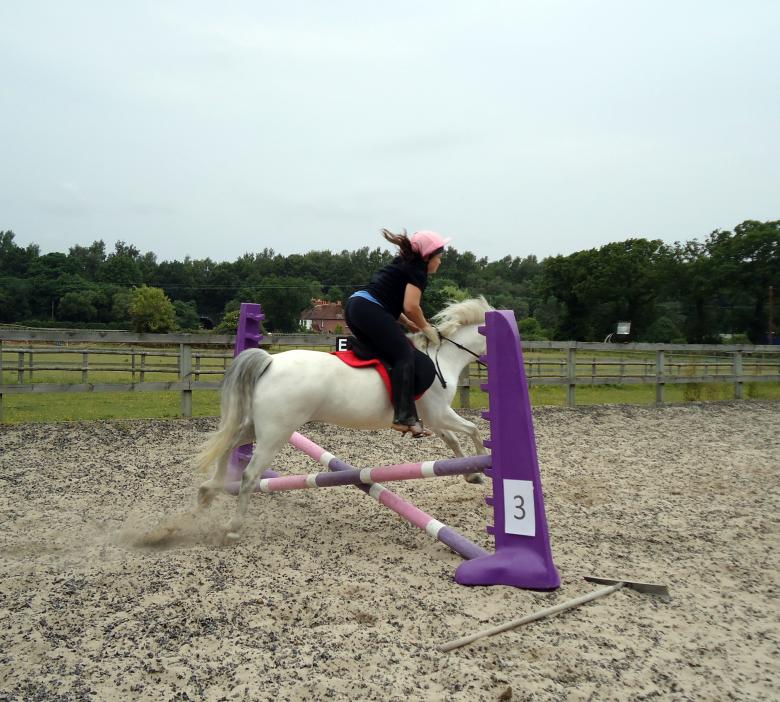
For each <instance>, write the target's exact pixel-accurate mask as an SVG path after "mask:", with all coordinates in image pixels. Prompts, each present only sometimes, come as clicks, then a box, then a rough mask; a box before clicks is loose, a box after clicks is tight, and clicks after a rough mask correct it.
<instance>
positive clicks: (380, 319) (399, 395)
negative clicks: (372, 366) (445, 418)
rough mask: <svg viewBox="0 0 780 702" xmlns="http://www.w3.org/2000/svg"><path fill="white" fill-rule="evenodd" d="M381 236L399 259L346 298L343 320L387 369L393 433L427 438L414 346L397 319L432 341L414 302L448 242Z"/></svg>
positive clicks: (423, 234) (427, 236)
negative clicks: (419, 412) (417, 388)
mask: <svg viewBox="0 0 780 702" xmlns="http://www.w3.org/2000/svg"><path fill="white" fill-rule="evenodd" d="M382 235H383V236H384V237H385V239H387V241H389V242H390V243H392V244H395V245H396V246H397V247H398V253H399V255H398V256H397V257H396V258H394V259H393V261H392V262H391V263H390V264H388V265H387V266H385V267H384V268H382V269H381V270H379V271H377V273H375V274H374V276H373V277H372V278H371V282H370V283H369V284H368V285H367V286H366V287H365V288H363V289H362V290H358V291H357V292H356V293H354V294H353V295H352V296H351V297H350V298H349V300H347V305H346V308H345V310H344V316H345V320H346V322H347V325H348V326H349V328H350V331H351V332H352V334H354V336H355V337H356V338H357V340H358V341H359V342H360V343H361V344H363V345H364V346H366V347H368V349H369V350H371V351H372V352H373V353H375V354H376V356H378V357H379V358H381V359H382V360H384V361H386V362H387V363H388V365H389V366H390V367H391V370H390V382H391V388H392V391H393V406H394V409H395V414H394V417H393V425H392V426H393V429H395V430H396V431H400V432H403V433H404V434H405V433H407V432H410V433H411V435H412V436H413V437H414V438H419V437H423V436H430V435H431V433H430V432H429V431H427V430H426V429H425V428H424V427H423V425H422V422H421V421H420V419H419V417H418V416H417V408H416V407H415V404H414V397H413V393H414V347H413V346H412V345H411V343H410V342H409V339H407V338H406V335H405V334H404V332H403V330H402V328H401V326H400V325H399V324H398V320H400V321H401V322H402V323H403V324H405V325H406V326H407V327H408V328H409V329H410V330H411V331H421V332H422V333H423V334H425V336H427V337H428V338H429V339H430V340H431V341H433V342H434V343H438V341H439V338H438V335H437V334H436V330H435V329H434V328H433V327H432V326H431V325H430V324H428V321H427V320H426V319H425V315H424V314H423V311H422V309H421V307H420V301H421V299H422V294H423V291H424V290H425V287H426V285H427V284H428V276H429V275H430V274H432V273H436V271H437V270H438V269H439V266H440V265H441V254H442V252H443V251H444V247H445V246H446V245H447V243H448V242H449V241H450V240H449V239H444V238H442V237H441V236H439V235H438V234H437V233H436V232H430V231H420V232H415V233H414V234H412V236H411V237H408V236H407V235H406V231H405V230H404V232H403V233H402V234H393V233H392V232H390V231H388V230H387V229H383V230H382Z"/></svg>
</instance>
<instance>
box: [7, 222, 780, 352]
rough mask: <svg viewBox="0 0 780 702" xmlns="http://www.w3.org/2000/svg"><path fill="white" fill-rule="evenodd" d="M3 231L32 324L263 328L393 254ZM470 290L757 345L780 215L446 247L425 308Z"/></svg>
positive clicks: (18, 315) (777, 294)
mask: <svg viewBox="0 0 780 702" xmlns="http://www.w3.org/2000/svg"><path fill="white" fill-rule="evenodd" d="M14 239H15V236H14V233H13V232H12V231H3V232H0V322H3V323H16V324H24V325H29V326H48V327H51V326H74V327H92V328H101V327H103V328H125V329H127V328H135V329H138V330H146V331H149V330H154V331H168V330H173V329H183V330H195V329H199V328H202V327H206V328H211V327H214V328H217V329H218V330H220V331H230V330H231V328H232V327H233V326H234V324H235V318H236V310H237V309H238V306H239V304H240V303H241V302H242V301H256V302H260V303H261V304H262V306H263V310H264V312H265V314H266V322H265V326H266V328H267V329H268V330H269V331H278V332H291V331H297V330H298V329H299V324H300V322H299V320H300V316H301V313H302V312H303V311H304V310H305V309H306V308H308V307H309V306H310V304H311V301H312V299H314V298H320V299H326V300H330V301H339V300H341V301H343V300H345V299H346V298H347V297H349V295H350V294H351V293H352V292H353V291H354V290H356V289H358V288H360V287H362V286H363V285H365V284H366V283H367V281H368V280H369V279H370V277H371V275H372V273H373V272H374V271H376V270H377V269H379V268H380V267H381V266H383V265H385V264H387V263H388V262H389V261H390V260H392V254H391V253H390V252H389V251H387V250H384V249H381V248H375V249H370V248H369V247H364V248H361V249H358V250H357V251H346V250H344V251H341V252H340V253H334V252H331V251H311V252H309V253H306V254H292V255H290V256H283V255H281V254H278V253H275V252H274V251H273V249H269V248H265V249H263V250H262V251H260V252H258V253H247V254H244V255H243V256H241V257H240V258H238V259H237V260H235V261H232V262H228V261H223V262H215V261H212V260H211V259H210V258H206V259H191V258H189V257H185V258H184V260H182V261H178V260H176V261H158V260H157V257H156V255H155V254H154V253H151V252H146V253H141V252H140V251H139V250H138V249H137V248H136V247H135V246H133V245H132V244H126V243H125V242H122V241H118V242H116V244H115V245H114V249H113V251H110V252H109V251H107V249H106V245H105V243H104V242H103V241H102V240H100V241H95V242H93V243H92V244H91V245H89V246H73V247H71V248H70V249H69V251H68V253H61V252H53V253H47V254H41V253H40V247H39V246H38V245H36V244H30V245H29V246H26V247H21V246H18V245H17V244H16V242H15V240H14ZM770 287H771V288H773V291H774V303H773V305H772V307H770ZM480 294H481V295H484V296H485V297H486V298H487V300H488V301H489V302H490V303H491V304H492V305H493V306H494V307H496V308H501V309H512V310H514V311H515V313H516V315H517V318H518V320H520V328H521V333H522V334H523V338H525V339H528V340H532V339H555V340H578V341H601V340H603V339H604V338H605V337H606V336H607V335H608V334H609V333H611V332H614V331H615V325H616V323H617V322H618V321H621V320H624V321H630V322H631V325H632V327H631V328H632V340H636V341H648V342H667V343H669V342H677V343H686V342H687V343H717V342H718V341H719V340H721V339H723V338H724V335H728V336H729V338H732V339H736V340H741V341H750V342H752V343H766V342H767V336H768V332H769V325H770V324H771V323H772V321H773V320H777V319H778V318H779V317H780V315H779V314H778V309H779V308H780V302H779V301H778V298H780V221H770V222H758V221H752V220H749V221H745V222H743V223H742V224H740V225H738V226H736V227H734V230H733V231H725V230H716V231H714V232H712V233H711V234H710V235H709V236H707V237H706V238H705V240H704V241H698V240H696V239H694V240H692V241H688V242H685V243H679V242H678V243H675V244H673V245H667V244H664V243H663V242H661V241H660V240H648V239H644V238H632V239H627V240H625V241H621V242H614V243H610V244H606V245H605V246H602V247H600V248H594V249H588V250H583V251H578V252H576V253H573V254H570V255H566V256H563V255H560V256H551V257H548V258H545V259H543V260H541V261H540V260H538V259H537V257H536V256H534V255H528V256H526V257H516V256H505V257H504V258H502V259H500V260H497V261H489V260H488V259H487V258H478V257H477V256H475V255H474V254H473V253H471V252H470V251H464V252H460V251H458V250H457V249H455V248H450V249H448V250H447V252H446V254H445V255H444V257H443V260H442V265H441V268H440V269H439V272H438V274H437V275H436V276H432V277H431V279H430V282H429V287H428V290H427V291H426V294H425V295H424V298H423V300H424V309H425V312H426V314H427V315H431V314H432V313H433V312H435V311H436V310H438V309H440V308H441V307H442V306H444V304H446V302H447V301H448V300H451V299H463V298H464V297H470V296H475V295H480Z"/></svg>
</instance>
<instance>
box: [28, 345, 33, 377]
mask: <svg viewBox="0 0 780 702" xmlns="http://www.w3.org/2000/svg"><path fill="white" fill-rule="evenodd" d="M27 357H28V358H29V359H30V367H29V368H28V369H27V377H28V379H29V381H30V383H32V381H33V352H32V351H30V353H29V354H28V356H27Z"/></svg>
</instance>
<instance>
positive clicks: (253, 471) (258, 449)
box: [225, 430, 292, 541]
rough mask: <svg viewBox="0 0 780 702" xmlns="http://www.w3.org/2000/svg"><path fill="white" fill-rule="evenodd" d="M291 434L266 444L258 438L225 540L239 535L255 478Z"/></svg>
mask: <svg viewBox="0 0 780 702" xmlns="http://www.w3.org/2000/svg"><path fill="white" fill-rule="evenodd" d="M291 434H292V430H291V431H290V432H289V433H286V434H285V438H283V439H281V440H278V441H277V442H276V443H274V444H272V445H271V446H268V442H267V441H266V442H262V443H261V440H260V439H258V443H257V444H256V446H255V451H254V453H253V454H252V460H251V461H249V463H248V464H247V466H246V468H245V469H244V474H243V475H242V476H241V489H240V490H239V493H238V506H237V508H236V513H235V514H234V515H233V518H232V519H231V520H230V522H229V523H228V526H227V530H226V532H225V539H226V540H227V541H237V540H238V538H239V537H240V535H241V526H242V525H243V523H244V518H245V517H246V511H247V508H248V507H249V498H250V497H251V496H252V492H253V491H254V486H255V483H256V482H257V478H258V476H259V475H260V473H261V472H262V471H263V469H264V468H266V467H267V466H269V465H270V464H271V461H272V460H273V458H274V456H276V454H277V453H279V451H280V450H281V449H282V447H283V446H284V445H285V443H287V438H288V437H289V436H290V435H291Z"/></svg>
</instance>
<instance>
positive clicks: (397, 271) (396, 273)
mask: <svg viewBox="0 0 780 702" xmlns="http://www.w3.org/2000/svg"><path fill="white" fill-rule="evenodd" d="M407 283H411V284H412V285H414V286H416V287H418V288H420V291H421V292H423V291H424V290H425V288H426V286H427V285H428V265H427V264H426V263H425V261H423V260H422V259H421V258H420V259H414V260H412V261H407V260H406V259H403V258H401V257H400V256H398V257H397V258H394V259H393V261H392V262H391V263H389V264H388V265H386V266H385V267H384V268H381V269H379V270H378V271H377V272H376V273H375V274H374V277H373V278H371V282H370V283H369V284H368V285H367V286H366V288H365V289H366V291H367V292H370V293H371V294H372V295H373V296H374V297H375V298H376V299H377V300H379V302H380V303H382V307H384V308H385V309H386V310H387V311H388V312H389V313H390V314H391V315H393V317H395V318H396V319H397V318H398V317H399V316H400V314H401V312H403V311H404V295H405V293H406V285H407Z"/></svg>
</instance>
